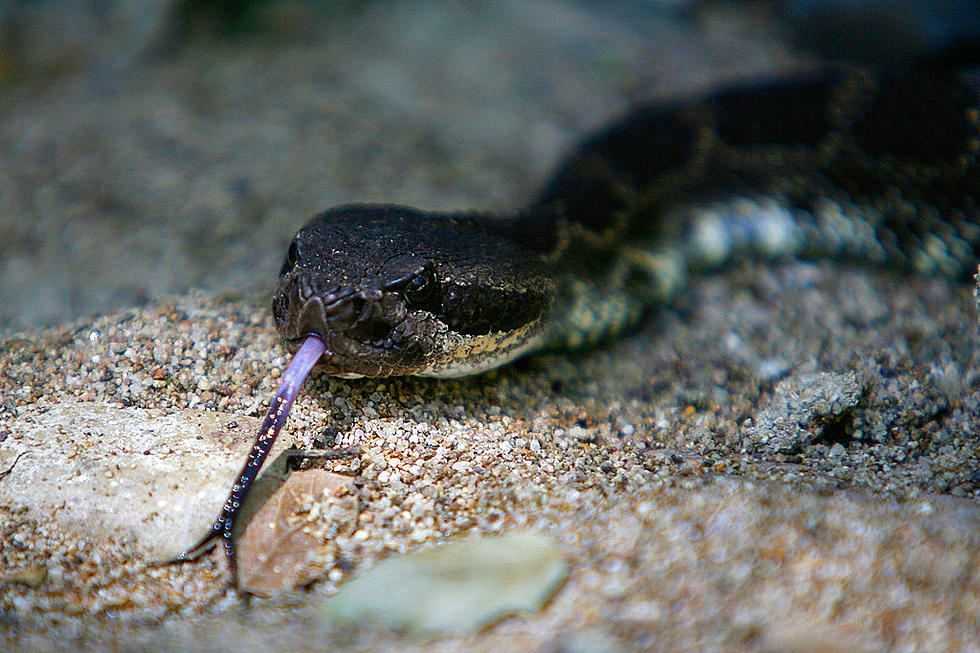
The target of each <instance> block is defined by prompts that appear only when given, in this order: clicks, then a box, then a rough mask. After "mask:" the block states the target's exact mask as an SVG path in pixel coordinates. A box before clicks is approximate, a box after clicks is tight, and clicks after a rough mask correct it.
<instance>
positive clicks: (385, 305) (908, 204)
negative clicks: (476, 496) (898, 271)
mask: <svg viewBox="0 0 980 653" xmlns="http://www.w3.org/2000/svg"><path fill="white" fill-rule="evenodd" d="M978 107H980V104H978V97H977V92H976V89H975V88H974V87H973V86H971V85H970V84H969V83H967V82H966V81H964V80H963V79H960V78H959V77H956V76H955V75H952V74H930V75H923V74H913V73H910V74H903V75H895V76H890V77H889V76H886V77H875V76H872V75H869V74H866V73H861V72H847V71H844V72H841V71H829V72H822V73H819V74H812V75H807V76H803V77H799V78H794V79H789V80H783V81H779V82H775V83H769V84H766V85H759V86H751V85H750V86H741V87H739V88H736V89H732V90H724V91H720V92H718V93H715V94H713V95H710V96H708V97H706V98H703V99H701V100H696V101H693V102H681V103H675V104H667V105H651V106H647V107H642V108H639V109H637V110H636V111H634V112H633V113H630V114H629V115H627V116H625V117H624V118H623V119H622V120H620V121H618V122H616V123H614V124H612V125H611V126H610V127H608V128H606V129H605V130H603V131H600V132H599V133H597V134H595V135H593V136H592V137H590V138H588V139H587V140H585V142H584V143H583V144H582V145H581V146H580V147H579V148H578V149H577V150H576V151H575V152H574V154H573V155H572V156H571V157H569V158H568V160H567V161H566V162H565V163H564V164H563V165H562V166H560V167H559V169H558V171H557V172H556V173H555V175H554V176H553V177H552V178H551V180H550V181H549V182H548V183H547V184H546V185H545V187H544V189H543V190H542V191H541V192H540V193H539V194H538V195H537V196H536V197H535V198H534V199H533V200H532V201H531V203H530V204H529V205H528V207H527V208H526V209H524V210H522V211H519V212H517V213H515V214H514V215H510V216H494V215H488V214H481V213H459V214H448V213H446V214H436V213H429V212H424V211H419V210H416V209H412V208H409V207H401V206H363V205H355V206H343V207H339V208H335V209H331V210H329V211H326V212H325V213H322V214H320V215H318V216H316V217H314V218H313V219H312V220H311V221H310V222H309V223H308V224H307V225H306V226H304V227H303V228H301V229H300V230H299V231H298V232H297V233H296V235H295V237H294V238H293V240H292V242H291V244H290V246H289V250H288V252H287V254H286V259H285V261H284V263H283V266H282V270H281V272H280V276H279V283H278V287H277V289H276V292H275V295H274V298H273V304H272V308H273V314H274V316H275V320H276V326H277V328H278V330H279V333H280V335H281V337H282V339H283V341H284V343H285V345H286V347H287V348H288V349H290V350H291V351H293V352H295V356H294V358H293V361H292V362H291V363H290V365H289V367H288V368H287V369H286V371H285V372H284V373H283V375H282V382H281V384H280V387H279V390H278V391H277V393H276V396H275V397H274V399H273V402H272V404H271V406H270V408H269V411H268V414H267V415H266V418H265V421H264V423H263V425H262V427H261V428H260V430H259V433H258V435H257V436H256V440H255V444H254V445H253V447H252V450H251V452H250V453H249V456H248V459H247V460H246V462H245V465H244V466H243V467H242V470H241V472H240V473H239V475H238V477H237V478H236V480H235V482H234V484H233V485H232V489H231V491H230V493H229V496H228V498H227V500H226V501H225V504H224V507H223V508H222V510H221V513H220V515H219V516H218V518H217V519H216V520H215V521H214V523H213V524H212V527H211V529H210V530H209V531H208V533H207V534H206V535H205V536H204V537H203V538H202V539H201V540H200V541H199V542H198V543H197V544H196V545H195V546H194V547H192V548H191V549H190V550H189V551H187V552H186V553H185V554H183V555H182V556H179V557H178V558H177V560H187V559H193V558H195V557H196V556H197V555H199V554H200V552H202V551H204V550H206V548H207V546H208V545H209V544H210V543H211V542H212V541H215V540H217V539H218V538H220V539H221V540H222V542H223V543H224V548H225V551H226V553H227V555H228V558H229V561H230V565H231V570H232V576H233V578H234V579H235V582H236V583H237V574H236V562H235V560H236V558H235V545H234V530H235V523H236V519H237V517H238V514H239V512H240V510H241V507H242V505H243V504H244V502H245V498H246V495H247V494H248V491H249V488H250V487H251V485H252V483H253V481H254V480H255V478H256V476H257V474H258V472H259V470H260V469H261V467H262V465H263V463H264V461H265V459H266V457H267V455H268V453H269V450H270V449H271V447H272V444H273V442H274V441H275V439H276V437H277V435H278V433H279V431H280V430H281V429H282V426H283V424H284V423H285V420H286V417H287V414H288V412H289V408H290V406H291V405H292V403H293V400H294V399H295V398H296V395H297V393H298V392H299V388H300V386H301V385H302V383H303V380H304V379H305V378H306V376H307V374H308V373H309V372H310V370H311V369H312V368H313V367H314V366H319V367H320V368H322V369H323V370H324V371H326V372H328V373H330V374H334V375H337V376H343V377H358V376H392V375H401V374H416V375H428V376H441V377H451V376H462V375H466V374H474V373H478V372H482V371H484V370H488V369H492V368H494V367H498V366H500V365H503V364H505V363H507V362H508V361H511V360H513V359H514V358H516V357H517V356H520V355H522V354H525V353H528V352H531V351H534V350H536V349H540V348H543V347H574V346H581V345H585V344H589V343H593V342H597V341H598V340H601V339H602V338H605V337H608V336H611V335H613V334H615V333H617V332H619V331H620V330H622V329H623V328H624V327H625V326H627V325H629V324H631V323H633V322H635V321H636V320H637V319H638V317H639V316H640V315H641V314H642V313H643V311H644V309H645V308H646V307H648V306H650V305H653V304H656V303H658V302H664V301H669V300H670V299H671V298H672V297H674V296H675V294H676V293H677V292H678V290H679V289H680V288H682V287H683V285H684V284H685V282H686V281H687V279H688V278H689V277H690V276H691V275H692V274H693V273H697V272H699V271H702V270H706V269H710V268H713V267H718V266H721V265H723V264H725V263H727V262H730V261H732V260H733V259H736V258H738V257H742V256H747V255H761V256H766V257H787V256H815V255H826V256H834V257H839V258H852V259H858V260H864V261H870V262H872V263H875V264H883V265H897V266H900V267H905V268H910V269H913V270H917V271H920V272H926V273H940V274H945V275H950V276H965V275H966V274H967V273H969V272H971V271H973V270H974V269H975V266H976V260H977V257H978V254H980V166H978V161H977V159H978V156H980V108H978Z"/></svg>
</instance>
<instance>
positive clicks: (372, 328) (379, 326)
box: [350, 320, 391, 342]
mask: <svg viewBox="0 0 980 653" xmlns="http://www.w3.org/2000/svg"><path fill="white" fill-rule="evenodd" d="M350 335H353V336H355V337H357V338H358V339H360V340H363V341H366V342H383V341H385V340H387V339H388V338H389V337H390V336H391V325H390V324H389V323H388V322H385V321H384V320H366V321H364V322H361V323H360V324H358V325H357V327H356V328H355V329H353V330H352V331H351V332H350Z"/></svg>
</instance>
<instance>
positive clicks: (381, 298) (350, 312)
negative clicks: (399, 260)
mask: <svg viewBox="0 0 980 653" xmlns="http://www.w3.org/2000/svg"><path fill="white" fill-rule="evenodd" d="M273 312H274V314H275V318H276V326H277V328H278V330H279V333H280V336H281V337H282V339H283V342H284V344H285V345H286V348H287V349H289V350H290V351H291V352H295V351H296V350H297V349H299V347H300V346H301V345H302V344H303V342H304V341H305V340H306V338H307V337H308V336H310V335H315V336H316V337H318V338H319V339H320V340H322V341H323V343H324V345H325V351H324V352H323V354H322V355H321V356H320V359H319V361H318V362H317V366H318V367H319V368H320V369H322V370H324V371H326V372H327V373H329V374H333V375H335V376H343V377H348V378H349V377H359V376H392V375H401V374H413V373H417V372H418V371H420V370H421V369H423V368H424V367H425V360H427V356H426V353H427V348H426V347H424V345H423V343H422V341H421V340H420V339H418V338H417V337H416V335H417V332H418V320H419V316H417V315H415V314H414V313H412V312H409V311H408V310H407V309H406V308H405V304H404V301H403V300H402V299H401V297H400V296H399V295H398V294H397V293H393V292H388V291H385V290H381V289H376V288H372V289H361V290H341V289H338V288H329V289H324V288H322V287H320V285H319V284H318V283H317V280H316V279H315V278H312V277H311V276H310V275H298V276H296V277H293V278H292V279H291V280H286V279H284V280H283V283H281V285H280V289H279V291H278V292H277V293H276V297H275V299H274V301H273Z"/></svg>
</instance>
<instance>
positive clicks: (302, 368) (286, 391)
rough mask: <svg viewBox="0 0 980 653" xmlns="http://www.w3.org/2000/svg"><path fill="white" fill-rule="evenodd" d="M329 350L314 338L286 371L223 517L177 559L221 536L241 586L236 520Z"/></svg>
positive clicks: (193, 554) (191, 555) (190, 555)
mask: <svg viewBox="0 0 980 653" xmlns="http://www.w3.org/2000/svg"><path fill="white" fill-rule="evenodd" d="M325 349H326V347H325V346H324V344H323V341H322V340H320V339H319V338H317V337H316V336H312V335H311V336H309V337H307V338H306V340H305V341H304V342H303V345H302V346H301V347H300V348H299V350H298V351H297V352H296V355H295V356H293V360H292V361H290V363H289V366H288V367H287V368H286V371H285V372H283V375H282V381H281V382H280V383H279V389H278V390H276V396H275V397H273V399H272V404H271V405H270V406H269V412H268V413H266V415H265V420H264V421H263V422H262V427H261V428H259V432H258V434H256V436H255V444H253V445H252V450H251V451H250V452H249V453H248V459H246V461H245V466H244V467H242V471H240V472H238V478H236V479H235V484H234V485H233V486H232V487H231V492H230V493H229V494H228V498H227V499H226V500H225V505H224V506H223V507H222V508H221V514H220V515H218V518H217V519H216V520H215V522H214V524H212V525H211V530H210V531H209V532H208V534H207V535H205V536H204V537H203V538H202V539H201V541H200V542H198V543H197V544H195V545H194V546H193V547H191V548H190V549H188V550H187V551H186V552H185V553H182V554H181V555H179V556H177V558H175V559H174V560H190V559H194V558H195V557H197V555H198V554H199V553H201V552H203V551H204V548H205V546H206V545H207V544H208V542H210V541H211V540H213V539H214V538H216V537H219V536H220V537H221V538H222V541H223V542H224V547H225V553H226V554H227V557H228V564H229V566H230V567H231V577H232V582H233V583H234V584H235V585H236V586H237V585H238V562H237V560H236V559H235V544H234V542H233V541H232V532H233V531H234V528H235V519H236V518H237V517H238V512H239V510H240V509H241V507H242V505H243V504H244V503H245V496H246V495H247V494H248V491H249V489H250V488H251V487H252V483H253V482H254V481H255V477H256V476H258V474H259V470H260V469H262V463H264V462H265V459H266V458H267V457H268V456H269V451H270V450H271V449H272V445H273V444H274V443H275V441H276V437H277V436H278V435H279V431H281V430H282V427H283V425H284V424H285V423H286V416H287V415H288V414H289V409H290V408H291V407H292V405H293V401H294V400H295V399H296V395H298V394H299V389H300V387H302V385H303V381H305V380H306V377H307V376H308V375H309V374H310V370H312V369H313V366H314V365H316V362H317V361H318V360H320V356H321V355H322V354H323V352H324V350H325Z"/></svg>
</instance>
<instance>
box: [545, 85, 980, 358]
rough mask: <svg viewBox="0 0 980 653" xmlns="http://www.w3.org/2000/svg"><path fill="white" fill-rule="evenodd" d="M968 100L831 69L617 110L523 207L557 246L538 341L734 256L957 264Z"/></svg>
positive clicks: (971, 92) (668, 294)
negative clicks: (554, 310) (544, 223)
mask: <svg viewBox="0 0 980 653" xmlns="http://www.w3.org/2000/svg"><path fill="white" fill-rule="evenodd" d="M978 107H980V104H978V100H977V93H976V90H975V88H973V87H972V86H971V85H970V82H969V81H968V80H964V79H963V78H960V77H958V76H956V75H953V74H930V75H926V74H917V73H908V74H902V75H898V74H896V75H893V76H883V77H876V76H873V75H871V74H869V73H866V72H861V71H838V70H831V71H823V72H819V73H813V74H810V75H804V76H802V77H797V78H793V79H789V80H785V81H777V82H768V83H766V84H759V85H752V84H748V85H745V86H740V87H737V88H733V89H731V90H723V91H720V92H717V93H715V94H713V95H710V96H708V97H707V98H705V99H703V100H700V101H695V102H682V103H677V104H673V105H655V106H648V107H641V108H639V109H637V110H635V111H633V112H631V113H630V114H628V115H627V116H625V117H624V118H623V119H622V120H621V121H619V122H617V123H614V124H613V125H611V126H610V127H607V128H606V129H604V130H603V131H601V132H599V133H598V134H597V135H595V136H593V137H592V138H590V139H588V140H586V141H585V143H584V145H583V146H582V147H581V148H580V149H579V150H577V151H576V152H575V153H574V154H573V155H572V156H571V157H570V158H569V160H568V162H567V163H566V164H565V165H563V166H562V167H561V168H560V169H559V170H558V172H557V174H556V175H555V176H554V177H553V178H552V180H551V181H550V182H549V183H548V184H547V185H546V186H545V189H544V190H543V191H542V193H541V194H540V195H539V196H538V197H537V198H536V199H535V200H534V202H533V203H532V206H531V209H530V211H529V213H530V214H532V215H539V216H546V217H545V218H544V219H546V220H549V221H550V222H551V223H553V224H555V225H556V233H557V235H556V236H555V237H554V238H553V241H552V244H553V246H554V247H555V248H556V249H558V250H560V251H561V254H560V255H559V256H557V257H554V259H553V260H554V261H555V267H556V269H557V270H559V275H561V276H560V277H559V278H560V279H561V278H564V280H563V281H562V282H560V283H559V287H560V288H562V289H563V292H564V296H563V297H562V298H561V299H560V300H559V301H558V302H556V306H558V315H557V319H558V323H557V324H556V325H555V326H554V328H553V330H552V338H553V344H559V345H577V344H583V343H589V342H594V341H595V340H597V339H599V338H601V337H604V336H606V335H609V334H612V333H615V332H616V331H618V330H619V329H620V328H621V327H622V326H624V325H626V324H628V323H630V322H631V321H632V320H633V319H634V318H635V316H636V315H637V314H638V313H639V312H640V310H639V308H638V305H639V306H640V307H642V305H646V304H649V303H653V302H665V301H670V300H671V299H672V298H673V297H674V296H675V295H676V293H677V292H678V290H680V289H681V288H682V287H683V286H684V285H685V284H686V282H687V280H688V279H689V277H690V275H691V274H693V273H697V272H700V271H703V270H705V269H712V268H716V267H719V266H721V265H723V264H726V263H730V262H731V261H733V260H734V259H737V258H740V257H746V256H756V257H768V258H775V257H788V256H822V257H834V258H841V259H852V260H858V261H862V262H870V263H873V264H876V265H889V266H896V267H902V268H906V269H911V270H912V271H915V272H920V273H931V274H936V273H938V274H943V275H947V276H952V277H963V276H966V275H968V274H971V273H972V272H973V271H974V270H975V261H976V259H977V254H978V249H980V226H978V224H980V201H978V198H977V195H978V192H980V166H978V165H977V157H978V153H980V109H978ZM583 296H590V297H592V298H593V299H590V300H589V301H586V302H583V301H576V298H580V297H583ZM610 306H615V307H618V308H617V309H616V310H609V308H610ZM562 307H565V310H564V312H562Z"/></svg>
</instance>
